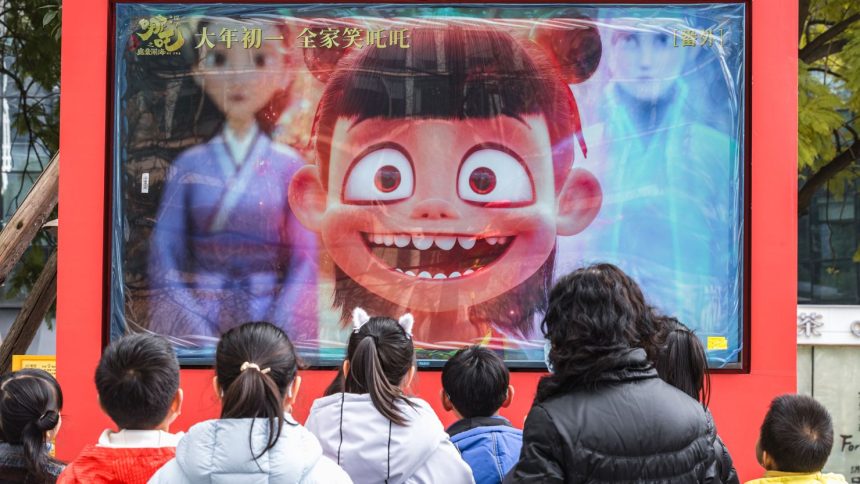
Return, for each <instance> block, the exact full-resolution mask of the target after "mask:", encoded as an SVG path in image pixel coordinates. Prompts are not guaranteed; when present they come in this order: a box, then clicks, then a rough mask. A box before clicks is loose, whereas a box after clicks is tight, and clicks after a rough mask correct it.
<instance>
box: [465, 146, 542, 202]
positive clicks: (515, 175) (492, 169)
mask: <svg viewBox="0 0 860 484" xmlns="http://www.w3.org/2000/svg"><path fill="white" fill-rule="evenodd" d="M457 178H458V179H457V192H458V193H459V195H460V198H462V199H463V200H466V201H468V202H474V203H482V204H488V205H492V206H496V207H501V206H510V205H520V204H524V203H528V202H531V201H532V200H534V190H533V189H532V181H531V177H530V176H529V174H528V171H527V170H526V168H525V167H524V166H523V164H522V163H520V161H519V160H517V159H516V158H514V157H513V156H511V155H510V154H508V153H506V152H504V151H501V150H497V149H492V148H484V149H480V150H478V151H475V152H474V153H472V154H471V155H469V157H468V158H466V160H465V161H464V162H463V164H462V165H461V166H460V174H459V176H458V177H457Z"/></svg>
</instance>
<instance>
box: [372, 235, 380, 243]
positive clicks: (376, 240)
mask: <svg viewBox="0 0 860 484" xmlns="http://www.w3.org/2000/svg"><path fill="white" fill-rule="evenodd" d="M373 243H374V244H378V245H382V235H380V234H373Z"/></svg>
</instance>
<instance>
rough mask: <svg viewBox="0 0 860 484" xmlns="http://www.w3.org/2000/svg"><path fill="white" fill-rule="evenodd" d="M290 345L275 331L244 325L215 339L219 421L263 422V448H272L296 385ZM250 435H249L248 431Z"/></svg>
mask: <svg viewBox="0 0 860 484" xmlns="http://www.w3.org/2000/svg"><path fill="white" fill-rule="evenodd" d="M298 369H299V367H298V361H297V358H296V352H295V350H294V349H293V344H292V343H291V342H290V339H289V338H288V337H287V335H286V334H285V333H284V331H283V330H282V329H280V328H278V327H277V326H274V325H272V324H270V323H262V322H258V323H245V324H243V325H241V326H237V327H235V328H233V329H231V330H229V331H227V332H226V333H224V335H223V336H222V337H221V341H219V342H218V347H217V349H216V350H215V386H216V391H217V392H218V394H219V396H220V398H221V418H263V419H266V420H267V421H268V424H269V428H268V440H267V443H266V447H265V448H264V449H262V451H261V452H260V453H259V454H258V455H257V457H259V456H262V455H263V454H265V453H266V452H267V451H268V450H269V449H271V448H272V447H274V446H275V444H276V443H277V442H278V438H280V436H281V428H282V427H283V425H284V410H285V409H289V408H290V406H291V405H292V403H293V401H294V400H295V398H296V395H297V394H298V391H299V386H300V385H301V377H299V376H297V373H298ZM252 431H253V429H252Z"/></svg>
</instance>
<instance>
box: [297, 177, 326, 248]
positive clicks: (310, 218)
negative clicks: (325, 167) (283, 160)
mask: <svg viewBox="0 0 860 484" xmlns="http://www.w3.org/2000/svg"><path fill="white" fill-rule="evenodd" d="M326 195H327V194H326V190H325V188H324V187H323V184H322V180H320V171H319V168H318V167H317V166H316V165H305V166H303V167H301V168H299V169H298V171H296V173H295V174H294V175H293V178H292V180H290V188H289V202H290V209H291V210H292V211H293V213H294V214H295V215H296V218H297V219H299V222H301V224H302V225H304V226H305V227H306V228H308V229H309V230H312V231H314V232H319V231H320V230H321V226H322V219H323V215H324V214H325V209H326Z"/></svg>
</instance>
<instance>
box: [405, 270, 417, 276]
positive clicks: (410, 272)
mask: <svg viewBox="0 0 860 484" xmlns="http://www.w3.org/2000/svg"><path fill="white" fill-rule="evenodd" d="M406 275H407V276H412V277H415V273H414V272H412V271H406Z"/></svg>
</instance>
